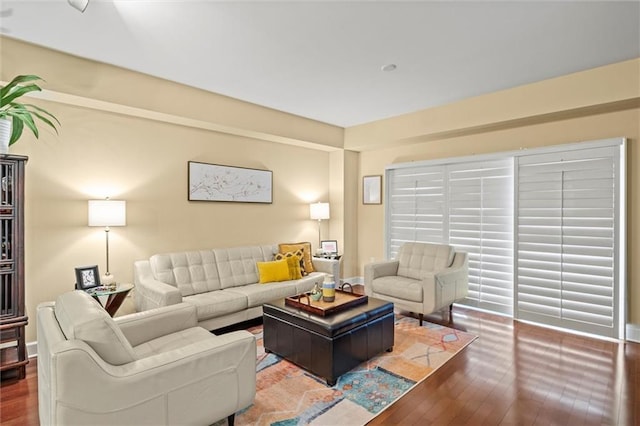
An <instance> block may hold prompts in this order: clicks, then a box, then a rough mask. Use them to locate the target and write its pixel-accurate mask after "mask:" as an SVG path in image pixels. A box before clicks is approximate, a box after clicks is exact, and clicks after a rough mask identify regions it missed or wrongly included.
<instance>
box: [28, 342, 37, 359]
mask: <svg viewBox="0 0 640 426" xmlns="http://www.w3.org/2000/svg"><path fill="white" fill-rule="evenodd" d="M36 356H38V342H27V357H29V358H33V357H36Z"/></svg>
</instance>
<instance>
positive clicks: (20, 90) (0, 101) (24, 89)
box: [0, 84, 42, 108]
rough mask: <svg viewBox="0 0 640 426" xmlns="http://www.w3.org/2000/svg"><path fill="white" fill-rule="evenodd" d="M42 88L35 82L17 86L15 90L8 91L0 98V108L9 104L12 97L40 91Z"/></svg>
mask: <svg viewBox="0 0 640 426" xmlns="http://www.w3.org/2000/svg"><path fill="white" fill-rule="evenodd" d="M40 91H42V89H41V88H40V87H39V86H38V85H36V84H29V85H27V86H18V87H16V88H15V90H11V91H9V93H7V95H6V96H3V97H2V98H0V108H1V107H3V106H5V105H9V104H11V102H13V100H14V99H16V98H19V97H20V96H23V95H25V94H27V93H29V92H40Z"/></svg>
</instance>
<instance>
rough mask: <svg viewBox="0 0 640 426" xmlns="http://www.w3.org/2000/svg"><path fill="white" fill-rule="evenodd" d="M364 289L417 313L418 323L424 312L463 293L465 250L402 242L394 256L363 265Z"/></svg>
mask: <svg viewBox="0 0 640 426" xmlns="http://www.w3.org/2000/svg"><path fill="white" fill-rule="evenodd" d="M364 291H365V294H367V295H369V296H371V297H375V298H378V299H384V300H388V301H390V302H393V304H394V305H395V307H397V308H400V309H404V310H407V311H410V312H416V313H418V314H419V318H420V325H422V319H423V316H424V314H430V313H432V312H436V311H440V310H443V309H445V308H449V310H451V308H452V305H453V302H455V301H456V300H460V299H462V298H464V297H466V296H467V293H468V291H469V267H468V260H467V254H466V253H464V252H456V251H455V249H454V248H453V247H452V246H449V245H444V244H429V243H404V244H403V245H402V246H401V247H400V250H399V251H398V258H397V259H395V260H387V261H380V262H374V263H369V264H367V265H365V267H364Z"/></svg>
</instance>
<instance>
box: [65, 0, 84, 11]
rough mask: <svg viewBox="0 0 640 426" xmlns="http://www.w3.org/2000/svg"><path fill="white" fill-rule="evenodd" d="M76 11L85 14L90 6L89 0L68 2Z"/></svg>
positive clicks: (69, 0) (70, 0)
mask: <svg viewBox="0 0 640 426" xmlns="http://www.w3.org/2000/svg"><path fill="white" fill-rule="evenodd" d="M67 1H68V2H69V4H70V5H71V6H73V8H74V9H77V10H79V11H80V12H84V10H85V9H86V8H87V6H88V5H89V0H67Z"/></svg>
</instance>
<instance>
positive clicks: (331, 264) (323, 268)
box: [311, 257, 340, 283]
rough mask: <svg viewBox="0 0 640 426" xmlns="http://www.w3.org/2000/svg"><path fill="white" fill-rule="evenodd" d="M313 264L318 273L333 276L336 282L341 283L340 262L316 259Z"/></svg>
mask: <svg viewBox="0 0 640 426" xmlns="http://www.w3.org/2000/svg"><path fill="white" fill-rule="evenodd" d="M311 262H312V263H313V267H314V269H315V270H316V271H318V272H324V273H325V274H330V275H333V279H334V280H335V282H336V283H339V282H340V260H336V259H323V258H321V257H314V258H312V260H311Z"/></svg>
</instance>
